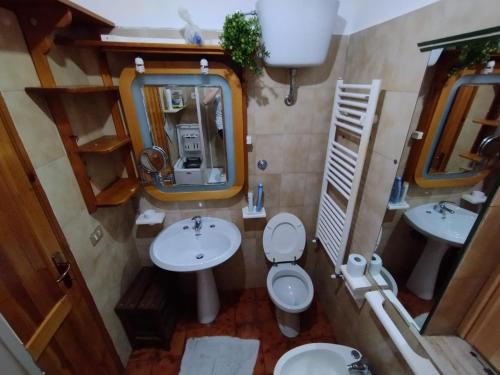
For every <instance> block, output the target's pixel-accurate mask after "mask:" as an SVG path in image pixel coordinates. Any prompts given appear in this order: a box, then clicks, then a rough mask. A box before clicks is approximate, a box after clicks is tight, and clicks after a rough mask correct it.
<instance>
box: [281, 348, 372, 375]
mask: <svg viewBox="0 0 500 375" xmlns="http://www.w3.org/2000/svg"><path fill="white" fill-rule="evenodd" d="M361 358H362V355H361V353H360V352H359V351H357V350H356V349H354V348H350V347H348V346H344V345H336V344H324V343H314V344H306V345H302V346H298V347H296V348H294V349H292V350H290V351H288V352H286V353H285V354H283V355H282V356H281V358H280V359H279V360H278V362H277V363H276V366H275V367H274V372H273V374H274V375H304V374H307V375H325V374H328V375H348V374H349V365H351V364H353V363H356V362H358V361H360V360H361ZM361 373H363V372H361ZM365 373H368V374H369V373H370V372H369V371H368V370H367V371H366V372H365Z"/></svg>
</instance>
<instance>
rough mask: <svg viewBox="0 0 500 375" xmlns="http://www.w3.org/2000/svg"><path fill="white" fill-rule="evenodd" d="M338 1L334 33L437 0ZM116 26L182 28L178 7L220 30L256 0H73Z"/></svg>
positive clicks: (201, 24) (350, 30) (353, 29)
mask: <svg viewBox="0 0 500 375" xmlns="http://www.w3.org/2000/svg"><path fill="white" fill-rule="evenodd" d="M332 1H336V2H337V3H338V5H339V6H338V20H337V23H336V25H335V34H352V33H355V32H357V31H360V30H363V29H366V28H368V27H371V26H374V25H376V24H379V23H382V22H385V21H388V20H390V19H392V18H395V17H398V16H400V15H402V14H405V13H409V12H411V11H413V10H416V9H419V8H421V7H424V6H426V5H429V4H432V3H435V2H436V1H439V0H404V1H402V0H332ZM73 2H75V3H78V4H80V5H82V6H84V7H86V8H88V9H90V10H92V11H94V12H96V13H97V14H99V15H101V16H103V17H106V18H108V19H110V20H111V21H113V22H114V23H115V24H116V25H117V26H122V27H138V28H144V27H148V28H182V27H183V26H184V21H182V20H181V19H180V18H179V15H178V14H177V10H178V9H179V7H184V8H186V9H188V10H189V12H190V13H191V17H192V18H193V21H194V22H195V23H196V24H197V25H198V26H199V27H200V28H202V29H207V30H221V29H222V25H223V23H224V17H225V16H226V15H227V14H230V13H233V12H235V11H237V10H240V11H243V12H248V11H251V10H253V9H254V8H255V2H256V1H255V0H210V1H203V0H141V1H137V0H119V1H103V0H73Z"/></svg>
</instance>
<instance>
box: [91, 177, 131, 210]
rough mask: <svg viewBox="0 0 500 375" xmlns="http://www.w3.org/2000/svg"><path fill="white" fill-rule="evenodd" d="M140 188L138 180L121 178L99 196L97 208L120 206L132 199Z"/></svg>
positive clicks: (97, 197)
mask: <svg viewBox="0 0 500 375" xmlns="http://www.w3.org/2000/svg"><path fill="white" fill-rule="evenodd" d="M138 187H139V181H138V180H137V179H136V178H120V179H118V180H116V181H115V182H113V183H112V184H111V185H109V186H108V187H107V188H105V189H104V190H103V191H101V192H100V193H99V194H98V195H97V196H96V200H97V206H98V207H106V206H119V205H121V204H123V203H125V202H126V201H128V200H129V199H130V197H132V195H134V193H135V192H136V191H137V188H138Z"/></svg>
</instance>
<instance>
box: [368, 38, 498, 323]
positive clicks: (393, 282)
mask: <svg viewBox="0 0 500 375" xmlns="http://www.w3.org/2000/svg"><path fill="white" fill-rule="evenodd" d="M459 56H460V47H453V48H450V49H445V50H444V51H443V52H442V53H441V56H440V58H439V59H438V60H437V63H436V64H429V65H428V67H427V70H426V72H425V76H424V80H423V84H422V88H421V91H420V94H419V100H418V102H417V105H416V108H415V111H414V114H413V118H412V121H411V125H410V131H409V135H408V137H407V142H406V146H405V147H406V149H405V150H403V154H402V156H401V160H400V165H399V168H398V175H399V176H403V180H404V181H406V182H408V183H409V188H408V191H407V195H406V198H405V199H404V200H403V201H401V200H399V201H398V202H399V205H398V204H396V205H389V207H388V209H387V210H386V213H385V217H384V221H383V224H382V227H381V229H380V234H379V238H378V240H377V245H376V246H375V247H376V249H375V253H376V254H377V255H378V256H380V258H381V259H382V265H383V266H382V268H381V269H380V273H377V275H375V276H374V275H371V271H369V272H368V277H369V278H371V279H372V282H374V283H376V284H379V285H380V287H381V288H383V289H389V290H392V291H393V293H394V294H395V295H396V296H397V298H398V300H399V301H400V302H401V304H402V305H403V306H404V308H405V309H406V310H407V311H408V312H409V313H410V315H411V317H412V318H413V319H414V321H415V323H416V326H418V327H420V329H421V331H422V332H424V333H425V329H426V324H428V322H429V321H430V319H432V312H433V311H434V309H435V308H436V306H437V305H438V303H439V301H440V298H441V296H442V295H443V293H444V292H445V291H446V289H447V288H448V284H449V281H450V280H451V279H452V277H453V275H454V273H455V270H456V269H457V267H458V265H459V264H461V262H463V259H467V261H470V260H469V259H470V257H467V258H464V254H466V253H467V252H468V251H469V243H470V239H471V238H472V237H473V235H474V233H475V231H476V229H477V228H478V226H479V223H480V222H481V220H482V217H483V214H484V212H485V211H486V209H487V205H488V204H489V203H488V202H489V201H490V200H491V199H492V197H493V196H494V194H495V192H496V190H497V187H498V179H499V177H500V173H499V170H500V168H499V163H498V160H499V155H500V140H499V136H500V122H499V121H500V117H499V116H500V70H499V67H500V54H499V53H497V54H493V55H492V59H493V60H494V62H496V67H494V66H495V64H492V63H490V64H489V65H490V68H491V69H489V70H488V71H486V70H484V69H483V68H484V66H482V65H478V66H474V67H468V68H467V69H458V70H457V69H456V68H454V66H455V64H456V61H457V58H458V57H459ZM416 129H418V130H421V131H422V132H423V134H424V139H422V140H417V139H412V136H411V135H412V133H413V131H414V130H416ZM417 138H418V137H417ZM419 168H420V169H419ZM398 181H399V179H398ZM396 191H397V190H396ZM391 195H392V193H391ZM399 195H401V194H399ZM471 254H474V253H471ZM376 258H377V257H376ZM480 261H482V260H475V262H480Z"/></svg>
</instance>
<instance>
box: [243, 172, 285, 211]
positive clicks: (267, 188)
mask: <svg viewBox="0 0 500 375" xmlns="http://www.w3.org/2000/svg"><path fill="white" fill-rule="evenodd" d="M282 178H283V177H282V175H281V174H262V175H258V176H255V175H250V176H248V189H249V191H253V197H254V204H257V185H258V184H259V183H262V184H263V185H264V200H263V203H264V206H265V207H269V208H270V207H279V205H280V197H281V179H282Z"/></svg>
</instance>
